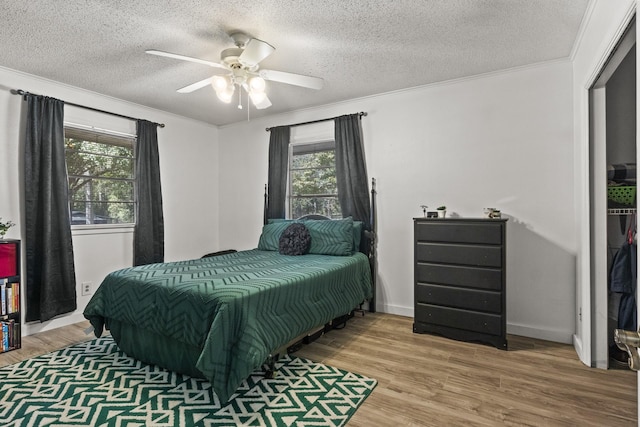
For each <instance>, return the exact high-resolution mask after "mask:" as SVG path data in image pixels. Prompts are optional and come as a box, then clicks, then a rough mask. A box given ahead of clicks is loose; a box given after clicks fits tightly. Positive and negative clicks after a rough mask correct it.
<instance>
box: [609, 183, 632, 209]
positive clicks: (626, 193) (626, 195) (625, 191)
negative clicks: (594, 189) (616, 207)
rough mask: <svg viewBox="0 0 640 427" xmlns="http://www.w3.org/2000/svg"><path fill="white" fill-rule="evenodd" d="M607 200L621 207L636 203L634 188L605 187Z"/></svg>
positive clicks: (622, 186) (624, 186) (621, 186)
mask: <svg viewBox="0 0 640 427" xmlns="http://www.w3.org/2000/svg"><path fill="white" fill-rule="evenodd" d="M607 193H608V194H607V195H608V197H607V198H608V199H609V200H612V201H614V202H617V203H621V204H623V205H634V204H635V203H636V187H635V186H634V185H619V186H618V185H617V186H610V187H607Z"/></svg>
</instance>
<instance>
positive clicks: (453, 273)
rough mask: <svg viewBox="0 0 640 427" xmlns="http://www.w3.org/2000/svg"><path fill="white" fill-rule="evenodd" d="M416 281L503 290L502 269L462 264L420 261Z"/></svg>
mask: <svg viewBox="0 0 640 427" xmlns="http://www.w3.org/2000/svg"><path fill="white" fill-rule="evenodd" d="M415 275H416V277H415V279H416V282H420V283H431V284H439V285H453V286H461V287H465V288H475V289H490V290H493V291H502V270H500V269H495V268H476V267H464V266H461V265H444V264H427V263H418V264H416V269H415Z"/></svg>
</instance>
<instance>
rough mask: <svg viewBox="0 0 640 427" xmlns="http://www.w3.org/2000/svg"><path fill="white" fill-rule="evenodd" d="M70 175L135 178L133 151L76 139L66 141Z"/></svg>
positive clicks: (127, 148)
mask: <svg viewBox="0 0 640 427" xmlns="http://www.w3.org/2000/svg"><path fill="white" fill-rule="evenodd" d="M66 159H67V172H68V174H69V175H91V176H105V177H109V178H133V165H134V161H133V149H132V148H129V147H118V146H113V145H106V144H98V143H94V142H88V141H79V140H74V139H67V140H66Z"/></svg>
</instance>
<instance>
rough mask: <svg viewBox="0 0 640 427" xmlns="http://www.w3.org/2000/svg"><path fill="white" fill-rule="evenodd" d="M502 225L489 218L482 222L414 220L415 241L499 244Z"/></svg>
mask: <svg viewBox="0 0 640 427" xmlns="http://www.w3.org/2000/svg"><path fill="white" fill-rule="evenodd" d="M502 227H503V223H502V222H491V221H490V220H487V221H486V222H484V223H482V224H480V223H466V224H465V223H455V222H452V223H447V222H444V221H443V222H438V221H432V222H419V221H416V222H415V230H414V232H415V239H416V241H428V242H449V243H480V244H488V245H500V244H502Z"/></svg>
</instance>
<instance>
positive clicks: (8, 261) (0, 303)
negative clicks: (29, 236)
mask: <svg viewBox="0 0 640 427" xmlns="http://www.w3.org/2000/svg"><path fill="white" fill-rule="evenodd" d="M20 294H21V287H20V240H13V239H5V240H0V353H4V352H7V351H11V350H16V349H18V348H20V346H21V343H22V337H21V334H20V329H21V324H20V311H21V310H20Z"/></svg>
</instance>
